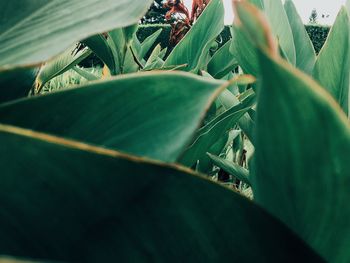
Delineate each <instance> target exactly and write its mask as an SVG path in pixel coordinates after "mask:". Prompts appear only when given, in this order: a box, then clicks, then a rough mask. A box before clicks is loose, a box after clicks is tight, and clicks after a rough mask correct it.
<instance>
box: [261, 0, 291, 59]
mask: <svg viewBox="0 0 350 263" xmlns="http://www.w3.org/2000/svg"><path fill="white" fill-rule="evenodd" d="M264 12H265V14H266V16H267V19H268V20H269V22H270V25H271V29H272V32H273V34H274V35H275V36H276V37H277V39H278V43H279V45H280V47H281V49H282V50H283V52H284V53H285V54H286V56H287V59H288V61H289V62H290V63H291V64H292V65H295V64H296V51H295V46H294V37H293V32H292V29H291V27H290V24H289V21H288V16H287V14H286V11H285V10H284V7H283V4H282V1H281V0H264Z"/></svg>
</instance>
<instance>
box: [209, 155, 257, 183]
mask: <svg viewBox="0 0 350 263" xmlns="http://www.w3.org/2000/svg"><path fill="white" fill-rule="evenodd" d="M207 155H208V156H209V158H210V159H211V160H212V162H213V163H214V164H215V165H216V166H218V167H220V168H221V169H222V170H224V171H225V172H227V173H229V174H231V175H232V176H234V177H236V178H237V179H238V180H240V181H242V182H244V183H246V184H247V185H249V186H250V185H251V182H250V179H249V171H248V170H247V169H245V168H243V167H241V166H239V165H238V164H235V163H234V162H230V161H229V160H225V159H223V158H220V157H218V156H215V155H213V154H210V153H207Z"/></svg>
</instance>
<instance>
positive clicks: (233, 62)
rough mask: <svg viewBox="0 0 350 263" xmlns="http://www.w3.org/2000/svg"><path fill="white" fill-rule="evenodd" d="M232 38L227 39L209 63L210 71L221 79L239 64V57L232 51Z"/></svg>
mask: <svg viewBox="0 0 350 263" xmlns="http://www.w3.org/2000/svg"><path fill="white" fill-rule="evenodd" d="M231 42H232V39H230V40H229V41H227V42H226V43H225V45H223V46H222V47H221V48H220V49H219V50H218V51H216V52H215V54H214V55H213V57H212V58H211V59H210V61H209V63H208V72H209V73H210V75H212V76H213V77H214V78H218V79H221V78H222V77H224V76H226V75H227V74H228V73H229V72H230V71H232V70H234V69H235V68H236V67H237V66H238V62H237V59H236V58H235V57H234V56H233V54H232V53H231V52H230V48H231Z"/></svg>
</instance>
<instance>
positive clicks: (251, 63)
mask: <svg viewBox="0 0 350 263" xmlns="http://www.w3.org/2000/svg"><path fill="white" fill-rule="evenodd" d="M231 34H232V39H233V41H232V43H231V47H230V52H231V53H232V54H233V56H234V57H235V58H236V59H237V61H238V64H239V66H240V67H241V68H242V70H243V72H244V73H245V74H251V75H253V76H258V75H259V62H258V57H257V54H256V48H255V47H254V45H253V44H252V42H251V40H250V39H249V38H248V37H247V36H246V35H245V34H244V32H243V31H242V29H241V28H239V27H237V26H233V27H232V28H231Z"/></svg>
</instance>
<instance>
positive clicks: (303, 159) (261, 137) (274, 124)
mask: <svg viewBox="0 0 350 263" xmlns="http://www.w3.org/2000/svg"><path fill="white" fill-rule="evenodd" d="M261 69H262V85H261V87H260V94H259V98H258V109H257V122H256V126H257V128H256V133H255V134H256V151H255V165H254V167H255V168H254V174H253V178H252V183H253V187H254V196H255V200H256V201H257V202H258V203H259V204H260V205H262V206H263V207H265V208H266V209H267V210H268V211H270V212H271V213H272V214H274V215H275V216H277V217H278V218H280V219H281V220H282V221H283V222H285V223H286V224H287V225H288V226H289V227H290V228H291V229H292V230H294V231H295V233H297V234H299V235H300V236H301V237H302V238H303V239H304V240H305V241H306V242H307V243H308V244H310V245H311V246H312V247H313V248H314V249H315V250H316V251H318V252H319V253H320V254H321V255H322V256H323V257H324V258H325V259H326V260H327V261H328V262H348V261H349V260H350V251H349V244H350V207H349V204H348V200H350V191H349V188H350V173H349V169H348V168H349V161H350V159H349V158H350V125H349V122H348V120H347V118H346V116H345V115H344V114H343V113H342V111H341V109H340V107H339V106H338V105H337V104H336V102H335V101H334V100H333V99H332V98H331V96H329V94H328V93H327V92H326V91H325V90H324V89H323V88H322V87H320V86H319V85H318V84H317V83H316V82H315V81H313V80H312V79H311V78H309V77H308V76H307V75H305V74H303V73H301V72H299V71H297V70H295V69H294V68H292V67H291V66H289V65H287V64H286V63H284V62H283V61H281V60H279V61H273V60H271V59H270V58H268V57H267V56H265V55H261Z"/></svg>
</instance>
